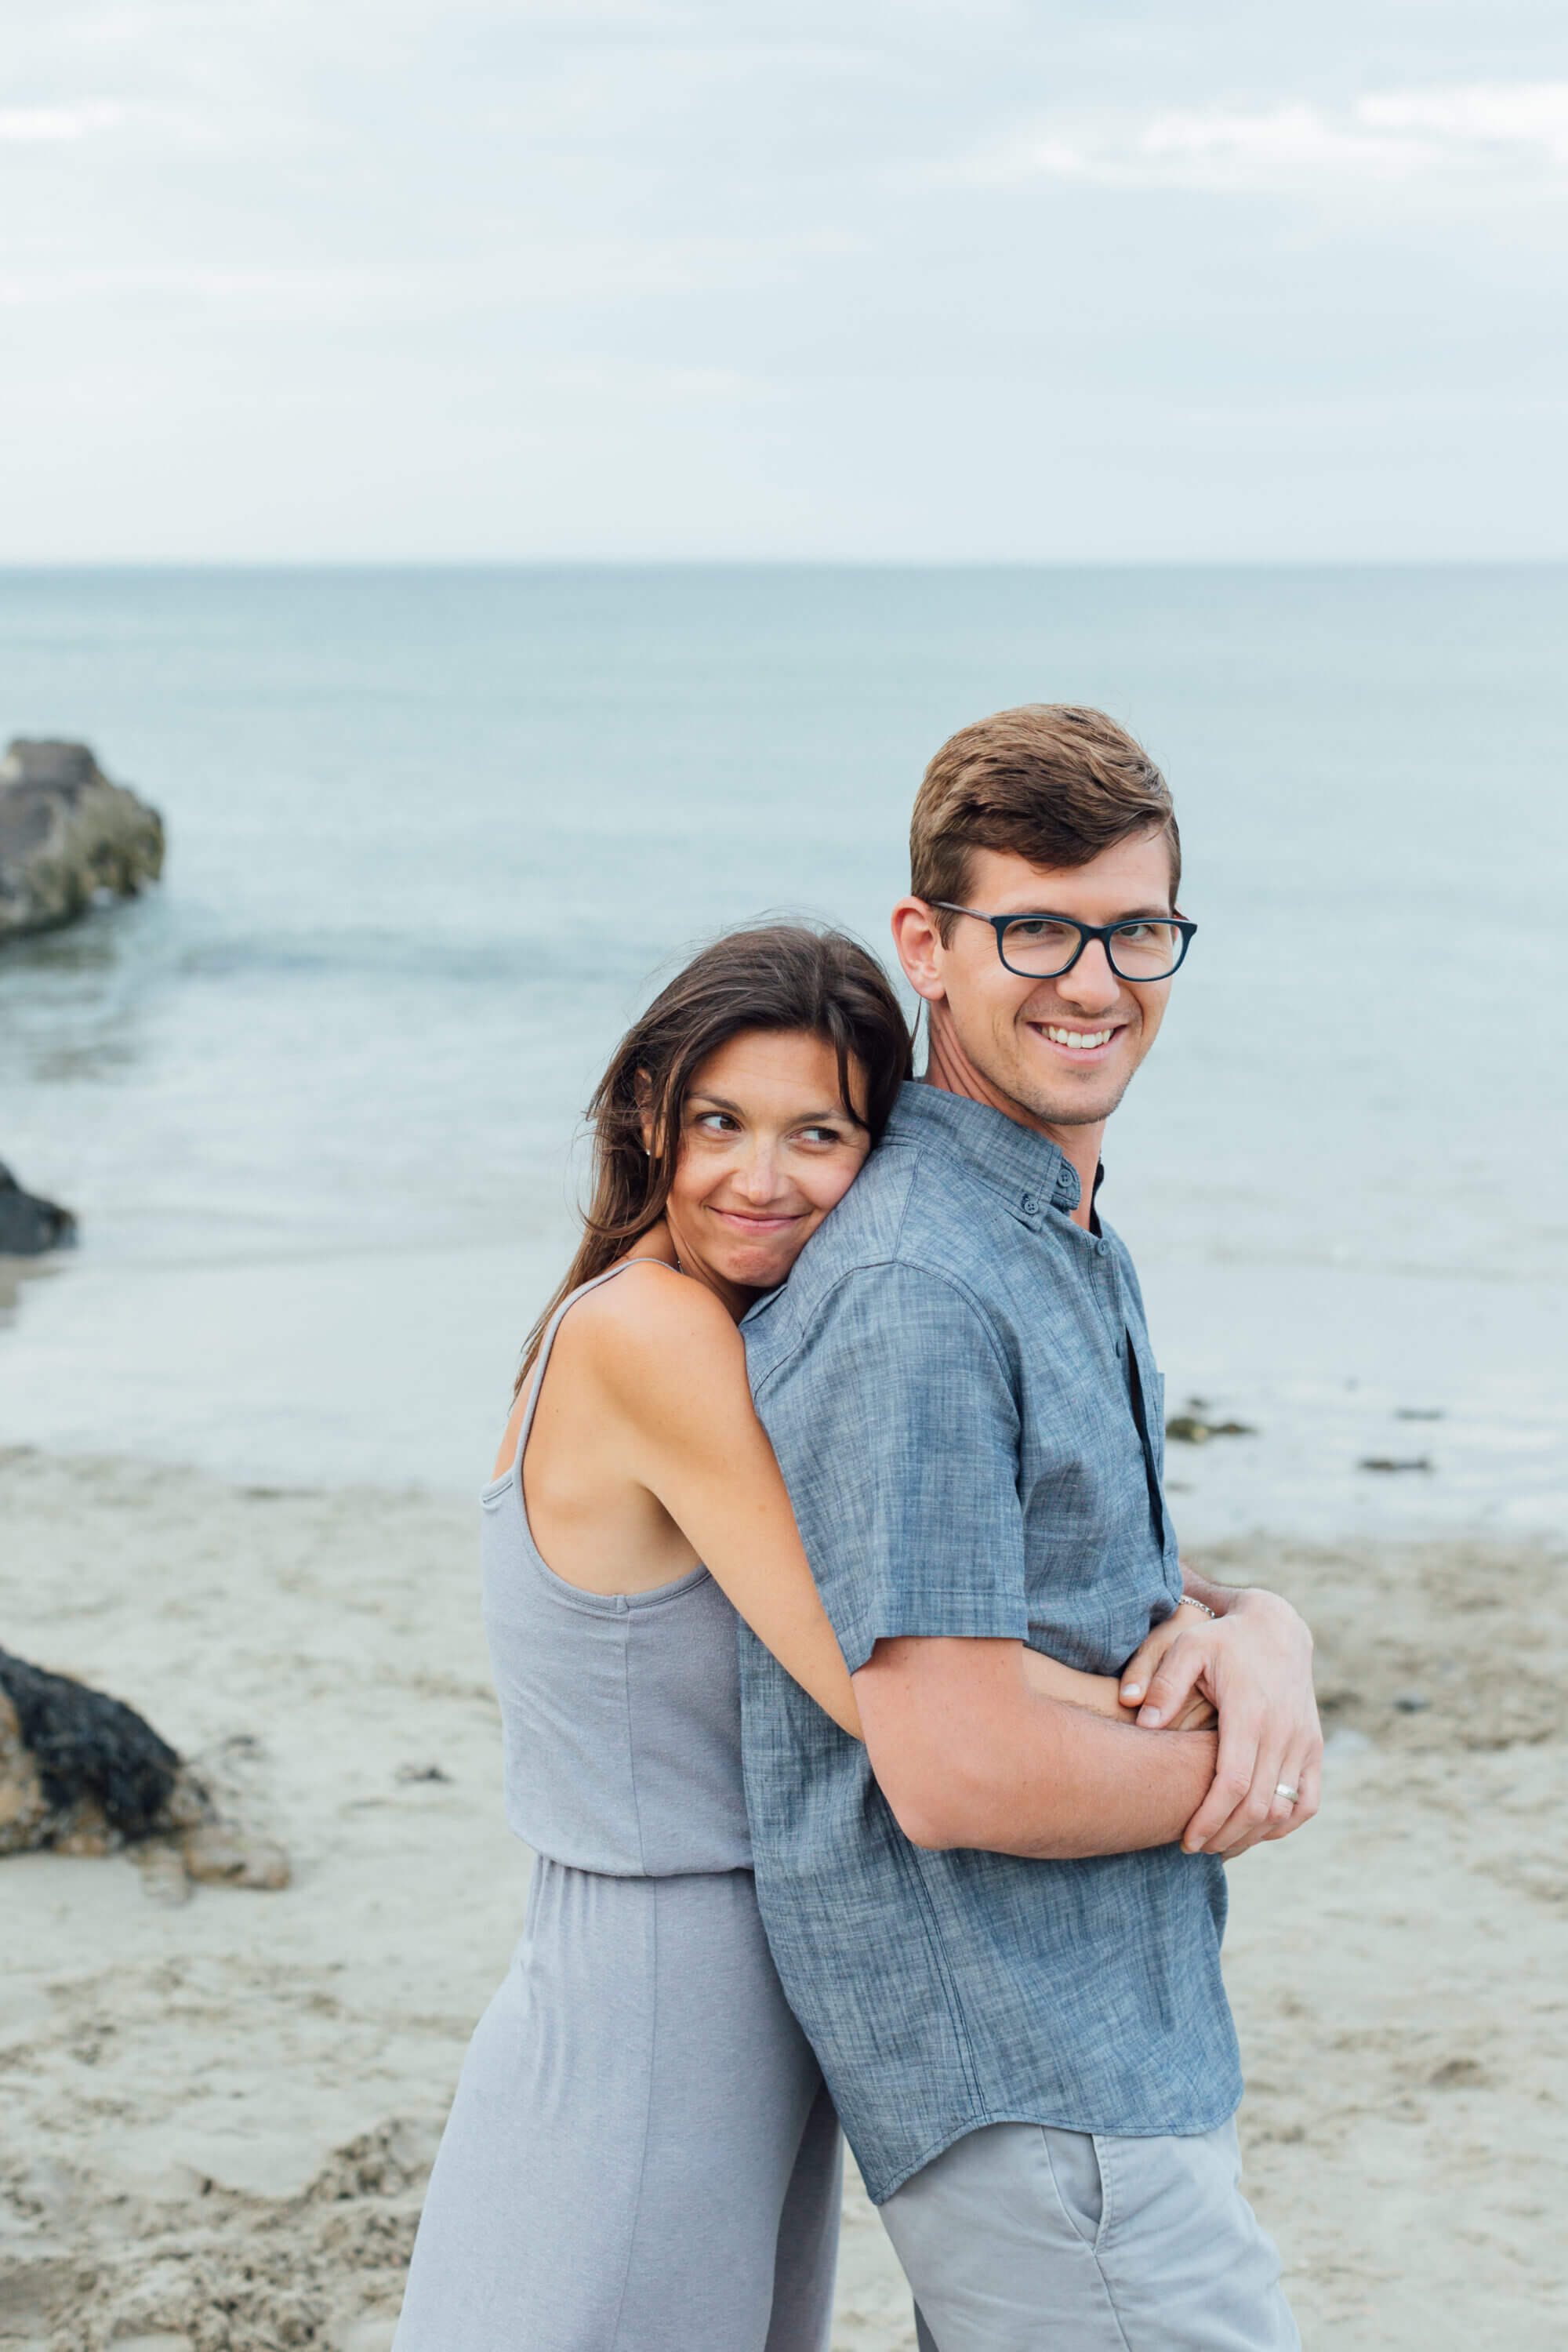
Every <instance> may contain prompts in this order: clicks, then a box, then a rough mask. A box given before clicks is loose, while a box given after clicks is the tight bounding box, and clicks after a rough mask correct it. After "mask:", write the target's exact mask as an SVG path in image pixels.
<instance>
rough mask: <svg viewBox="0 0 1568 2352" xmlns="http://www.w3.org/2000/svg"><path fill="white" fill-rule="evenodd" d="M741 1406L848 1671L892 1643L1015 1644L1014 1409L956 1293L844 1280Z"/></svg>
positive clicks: (907, 1280) (1020, 1584)
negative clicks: (760, 1432) (784, 1492)
mask: <svg viewBox="0 0 1568 2352" xmlns="http://www.w3.org/2000/svg"><path fill="white" fill-rule="evenodd" d="M756 1403H757V1411H758V1413H759V1415H760V1416H761V1419H762V1422H763V1427H764V1428H765V1429H766V1431H767V1433H768V1435H769V1437H770V1438H771V1439H772V1441H773V1450H774V1452H775V1453H776V1454H777V1455H778V1459H779V1465H780V1467H781V1468H782V1470H783V1472H784V1483H785V1485H786V1486H788V1488H789V1495H790V1500H791V1502H792V1504H793V1505H794V1507H795V1520H796V1523H797V1525H798V1526H799V1528H800V1533H801V1539H802V1541H803V1543H804V1544H805V1553H806V1558H807V1559H809V1561H810V1563H811V1568H812V1573H813V1575H814V1576H815V1577H816V1582H817V1587H818V1590H819V1591H820V1592H821V1594H822V1599H823V1603H824V1606H825V1607H826V1611H827V1614H828V1616H829V1618H830V1619H831V1621H832V1624H833V1630H834V1632H835V1633H837V1637H838V1643H839V1647H840V1648H841V1649H842V1651H843V1653H844V1659H845V1664H847V1666H848V1668H849V1671H850V1673H851V1674H853V1673H854V1672H855V1671H856V1669H857V1668H858V1667H859V1666H863V1665H864V1664H865V1663H866V1661H867V1659H868V1657H869V1656H870V1654H871V1651H872V1648H873V1647H874V1645H875V1644H876V1643H878V1642H879V1641H884V1640H891V1639H893V1638H895V1637H896V1636H898V1635H900V1634H924V1635H931V1636H940V1635H944V1634H963V1635H968V1636H970V1637H972V1638H974V1639H979V1640H984V1639H986V1638H991V1639H1002V1640H1015V1641H1022V1640H1024V1639H1025V1637H1026V1633H1027V1630H1028V1614H1027V1609H1026V1602H1025V1592H1024V1521H1023V1512H1022V1509H1021V1507H1020V1504H1019V1499H1018V1433H1019V1423H1018V1408H1017V1402H1016V1397H1015V1394H1014V1391H1013V1386H1012V1383H1011V1381H1009V1379H1008V1377H1007V1374H1006V1370H1005V1363H1004V1360H1003V1359H1002V1357H1001V1355H1000V1353H999V1350H998V1349H997V1346H996V1343H995V1341H994V1339H993V1337H992V1335H991V1332H990V1329H989V1328H988V1326H987V1324H986V1322H985V1320H984V1318H983V1316H982V1315H981V1314H980V1312H979V1310H978V1309H977V1308H976V1307H974V1305H973V1302H972V1301H971V1300H970V1299H969V1298H968V1297H967V1296H966V1295H965V1293H964V1292H963V1290H962V1289H961V1288H960V1287H959V1286H958V1285H957V1284H955V1283H953V1282H952V1281H950V1280H949V1279H948V1278H947V1277H945V1276H942V1275H938V1274H931V1273H929V1272H926V1271H924V1270H923V1269H921V1268H919V1267H914V1266H908V1265H892V1264H885V1265H875V1266H868V1267H863V1268H860V1269H858V1270H857V1271H856V1272H854V1273H852V1274H849V1275H847V1276H844V1277H843V1279H842V1280H840V1281H839V1282H838V1283H837V1285H836V1286H834V1287H833V1289H832V1290H831V1291H829V1292H828V1293H827V1295H826V1297H824V1298H823V1299H821V1300H819V1301H818V1302H817V1303H816V1306H815V1308H814V1310H813V1312H812V1314H811V1316H810V1318H809V1319H808V1321H807V1322H806V1325H805V1329H804V1331H803V1332H802V1333H801V1335H800V1338H799V1340H798V1342H797V1344H796V1345H795V1347H794V1348H793V1349H791V1350H790V1352H789V1354H788V1355H787V1356H786V1357H785V1358H784V1360H783V1362H782V1363H780V1364H778V1365H777V1366H776V1367H775V1368H774V1369H773V1370H772V1371H770V1373H769V1374H768V1375H767V1376H766V1377H765V1378H764V1379H763V1381H762V1382H761V1383H760V1384H759V1387H758V1391H757V1398H756Z"/></svg>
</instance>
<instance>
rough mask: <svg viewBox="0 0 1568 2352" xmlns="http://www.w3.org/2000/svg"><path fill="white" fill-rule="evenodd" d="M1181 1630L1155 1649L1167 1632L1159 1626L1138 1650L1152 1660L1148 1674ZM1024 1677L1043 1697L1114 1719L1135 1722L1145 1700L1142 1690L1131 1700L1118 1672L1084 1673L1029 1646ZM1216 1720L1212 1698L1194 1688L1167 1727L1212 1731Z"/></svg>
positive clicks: (1113, 1720)
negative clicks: (1209, 1698) (1151, 1645)
mask: <svg viewBox="0 0 1568 2352" xmlns="http://www.w3.org/2000/svg"><path fill="white" fill-rule="evenodd" d="M1181 1630H1182V1629H1181V1627H1180V1626H1179V1625H1177V1626H1175V1627H1174V1628H1173V1630H1172V1632H1171V1633H1169V1634H1168V1635H1167V1636H1166V1638H1165V1640H1164V1641H1163V1642H1162V1643H1160V1644H1159V1646H1158V1647H1157V1648H1155V1649H1153V1650H1152V1651H1151V1649H1150V1644H1151V1643H1153V1642H1154V1641H1155V1639H1156V1635H1157V1634H1160V1633H1164V1631H1165V1629H1164V1627H1163V1626H1159V1627H1157V1628H1156V1631H1155V1633H1151V1635H1150V1636H1149V1640H1148V1642H1145V1643H1144V1644H1143V1647H1142V1649H1141V1650H1140V1651H1139V1653H1138V1655H1139V1657H1140V1658H1146V1659H1147V1661H1148V1664H1147V1672H1148V1674H1150V1675H1152V1673H1153V1671H1154V1667H1155V1665H1156V1664H1158V1663H1159V1661H1160V1659H1161V1658H1163V1656H1164V1654H1165V1651H1166V1649H1167V1648H1168V1647H1169V1646H1170V1643H1172V1642H1173V1641H1174V1639H1175V1637H1176V1635H1177V1634H1178V1633H1180V1632H1181ZM1024 1679H1025V1681H1026V1683H1027V1684H1028V1685H1029V1687H1030V1689H1031V1690H1033V1691H1037V1692H1038V1693H1039V1695H1040V1696H1041V1697H1042V1698H1056V1699H1063V1700H1065V1701H1066V1703H1067V1705H1068V1706H1082V1707H1087V1708H1088V1709H1089V1713H1090V1714H1091V1715H1103V1716H1107V1717H1110V1720H1111V1722H1113V1723H1131V1722H1132V1721H1133V1720H1134V1719H1135V1717H1136V1716H1137V1713H1138V1709H1139V1707H1140V1706H1141V1705H1142V1697H1143V1694H1142V1691H1140V1692H1139V1694H1138V1696H1137V1697H1136V1698H1135V1699H1132V1700H1131V1701H1130V1700H1129V1699H1128V1696H1127V1689H1126V1683H1125V1680H1123V1681H1121V1682H1120V1683H1119V1682H1118V1681H1117V1679H1116V1676H1115V1675H1087V1674H1083V1673H1081V1672H1080V1671H1079V1668H1078V1667H1077V1666H1064V1665H1063V1664H1062V1663H1061V1661H1060V1660H1059V1659H1058V1658H1048V1657H1046V1656H1045V1655H1044V1654H1042V1653H1041V1652H1040V1651H1038V1650H1031V1649H1029V1648H1027V1647H1026V1648H1025V1651H1024ZM1216 1720H1217V1718H1216V1717H1215V1710H1214V1708H1213V1707H1212V1706H1210V1705H1209V1702H1208V1700H1207V1699H1206V1698H1205V1696H1204V1695H1203V1693H1202V1692H1201V1691H1197V1690H1194V1691H1193V1692H1191V1693H1189V1694H1188V1696H1187V1697H1186V1698H1184V1700H1183V1702H1182V1704H1181V1706H1179V1707H1178V1708H1177V1710H1176V1713H1175V1715H1174V1716H1173V1718H1172V1720H1171V1722H1170V1724H1169V1725H1168V1726H1167V1729H1169V1730H1171V1731H1212V1730H1213V1728H1214V1726H1215V1721H1216Z"/></svg>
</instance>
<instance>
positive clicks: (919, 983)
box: [893, 898, 947, 1004]
mask: <svg viewBox="0 0 1568 2352" xmlns="http://www.w3.org/2000/svg"><path fill="white" fill-rule="evenodd" d="M893 945H894V947H895V948H896V949H897V950H898V952H899V961H900V963H901V964H902V966H903V968H904V978H905V979H906V980H907V981H908V982H909V983H910V987H911V988H912V989H913V990H914V992H915V994H916V995H917V996H923V997H924V998H925V1000H926V1002H927V1003H928V1004H940V1003H942V999H943V998H944V997H945V996H946V994H947V990H946V989H945V987H944V986H943V985H942V957H943V954H944V952H945V950H944V949H943V947H942V933H941V932H940V931H939V930H938V929H937V927H936V917H935V915H934V914H933V913H932V912H931V908H929V907H928V906H927V905H926V902H925V900H924V899H923V898H900V900H899V903H898V905H897V906H896V907H895V908H893Z"/></svg>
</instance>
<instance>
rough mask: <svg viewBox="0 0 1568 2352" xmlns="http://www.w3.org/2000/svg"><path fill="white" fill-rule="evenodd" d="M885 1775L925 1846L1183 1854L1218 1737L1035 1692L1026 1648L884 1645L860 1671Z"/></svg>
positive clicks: (875, 1757) (869, 1730)
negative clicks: (1130, 1719) (1152, 1849)
mask: <svg viewBox="0 0 1568 2352" xmlns="http://www.w3.org/2000/svg"><path fill="white" fill-rule="evenodd" d="M854 1684H855V1696H856V1700H857V1703H858V1706H859V1709H860V1719H861V1723H862V1725H863V1726H864V1727H865V1734H866V1744H867V1749H868V1754H869V1757H870V1760H871V1766H872V1769H873V1770H874V1771H875V1773H876V1775H877V1779H878V1780H879V1783H880V1785H881V1788H882V1790H883V1793H884V1795H885V1796H886V1797H887V1799H888V1801H889V1804H890V1805H891V1807H892V1809H893V1812H894V1815H895V1817H896V1819H897V1821H898V1822H899V1825H900V1828H901V1829H902V1830H903V1832H904V1834H905V1835H906V1836H907V1837H909V1838H910V1840H912V1842H913V1843H915V1844H916V1845H923V1846H931V1847H954V1846H974V1847H979V1848H981V1849H983V1850H985V1851H988V1852H990V1853H1015V1854H1022V1855H1027V1856H1030V1857H1034V1858H1037V1859H1040V1860H1047V1859H1054V1860H1062V1861H1065V1860H1070V1859H1076V1858H1078V1857H1079V1856H1082V1855H1086V1854H1097V1853H1135V1852H1137V1851H1139V1850H1140V1849H1141V1848H1143V1847H1146V1846H1157V1845H1173V1844H1174V1843H1176V1841H1177V1840H1178V1839H1179V1838H1180V1836H1181V1834H1182V1832H1183V1830H1184V1828H1185V1826H1186V1824H1187V1822H1189V1821H1190V1820H1191V1819H1192V1816H1193V1814H1194V1811H1196V1810H1197V1808H1198V1806H1199V1805H1200V1804H1201V1803H1202V1802H1203V1800H1204V1797H1205V1795H1206V1793H1207V1790H1208V1787H1209V1783H1210V1781H1211V1780H1213V1778H1214V1769H1215V1752H1216V1744H1215V1737H1214V1735H1213V1733H1212V1732H1204V1731H1153V1732H1152V1731H1146V1730H1139V1729H1137V1728H1135V1727H1133V1726H1131V1725H1129V1724H1120V1723H1112V1722H1110V1721H1108V1720H1107V1719H1106V1718H1105V1717H1102V1716H1100V1715H1091V1714H1089V1712H1087V1711H1086V1710H1085V1709H1083V1708H1080V1707H1077V1706H1068V1705H1065V1704H1064V1703H1063V1702H1062V1701H1061V1700H1059V1699H1055V1698H1049V1697H1047V1696H1042V1695H1041V1694H1039V1693H1037V1692H1036V1691H1034V1690H1032V1689H1031V1688H1030V1687H1029V1685H1028V1684H1027V1681H1026V1676H1025V1674H1024V1670H1023V1665H1022V1645H1021V1644H1020V1643H1005V1642H989V1641H960V1640H953V1641H945V1640H930V1641H927V1640H915V1639H906V1640H900V1641H892V1642H886V1643H879V1644H878V1648H877V1651H876V1653H875V1654H874V1656H873V1659H872V1660H871V1662H870V1663H869V1664H868V1665H866V1666H864V1667H862V1668H861V1669H860V1670H859V1671H858V1673H857V1674H856V1675H855V1676H854Z"/></svg>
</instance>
